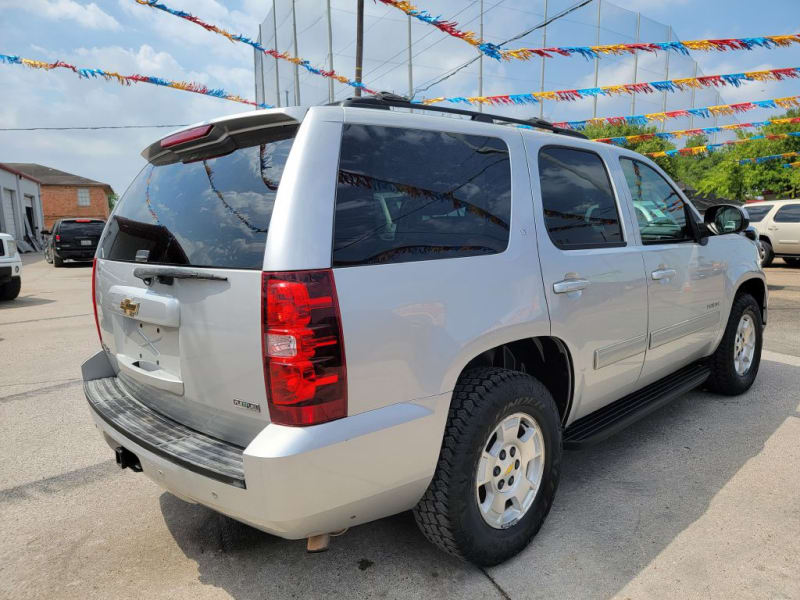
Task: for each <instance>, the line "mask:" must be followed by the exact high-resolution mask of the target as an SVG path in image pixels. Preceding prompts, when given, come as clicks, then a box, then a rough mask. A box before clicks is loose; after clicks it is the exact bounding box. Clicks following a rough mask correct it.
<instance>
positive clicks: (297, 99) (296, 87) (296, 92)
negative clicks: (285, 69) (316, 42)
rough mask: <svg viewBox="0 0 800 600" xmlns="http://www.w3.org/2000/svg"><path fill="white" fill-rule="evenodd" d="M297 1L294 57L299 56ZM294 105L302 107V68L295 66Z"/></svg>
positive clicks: (293, 0) (293, 12)
mask: <svg viewBox="0 0 800 600" xmlns="http://www.w3.org/2000/svg"><path fill="white" fill-rule="evenodd" d="M294 3H295V0H292V36H293V37H294V55H295V56H299V55H300V53H299V51H298V50H297V18H296V17H297V15H296V13H295V10H294ZM294 103H295V104H296V105H297V106H300V67H299V66H297V65H295V66H294Z"/></svg>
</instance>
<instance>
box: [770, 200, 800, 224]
mask: <svg viewBox="0 0 800 600" xmlns="http://www.w3.org/2000/svg"><path fill="white" fill-rule="evenodd" d="M772 220H773V221H775V222H776V223H800V204H789V205H788V206H781V207H780V209H778V212H776V213H775V216H774V217H773V218H772Z"/></svg>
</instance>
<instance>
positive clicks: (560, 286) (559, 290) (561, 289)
mask: <svg viewBox="0 0 800 600" xmlns="http://www.w3.org/2000/svg"><path fill="white" fill-rule="evenodd" d="M587 287H589V280H588V279H564V280H562V281H556V282H555V283H554V284H553V291H554V292H555V293H556V294H569V293H570V292H580V291H581V290H585V289H586V288H587Z"/></svg>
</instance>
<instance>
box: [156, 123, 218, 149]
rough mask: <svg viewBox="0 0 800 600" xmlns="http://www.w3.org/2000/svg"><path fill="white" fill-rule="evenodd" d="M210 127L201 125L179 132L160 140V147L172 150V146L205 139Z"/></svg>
mask: <svg viewBox="0 0 800 600" xmlns="http://www.w3.org/2000/svg"><path fill="white" fill-rule="evenodd" d="M212 127H213V125H201V126H200V127H193V128H192V129H187V130H186V131H179V132H178V133H174V134H172V135H170V136H167V137H165V138H164V139H163V140H161V147H162V148H172V146H177V145H178V144H185V143H186V142H193V141H194V140H199V139H200V138H204V137H206V136H207V135H208V132H209V131H211V128H212Z"/></svg>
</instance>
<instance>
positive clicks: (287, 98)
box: [283, 90, 289, 106]
mask: <svg viewBox="0 0 800 600" xmlns="http://www.w3.org/2000/svg"><path fill="white" fill-rule="evenodd" d="M283 92H284V93H285V94H286V106H289V90H283Z"/></svg>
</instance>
